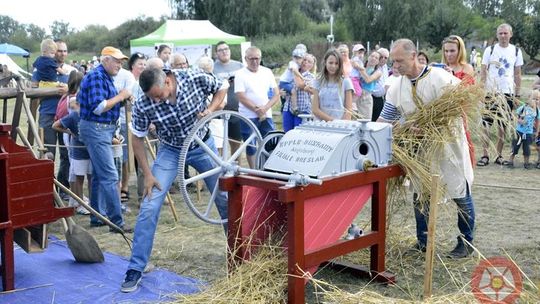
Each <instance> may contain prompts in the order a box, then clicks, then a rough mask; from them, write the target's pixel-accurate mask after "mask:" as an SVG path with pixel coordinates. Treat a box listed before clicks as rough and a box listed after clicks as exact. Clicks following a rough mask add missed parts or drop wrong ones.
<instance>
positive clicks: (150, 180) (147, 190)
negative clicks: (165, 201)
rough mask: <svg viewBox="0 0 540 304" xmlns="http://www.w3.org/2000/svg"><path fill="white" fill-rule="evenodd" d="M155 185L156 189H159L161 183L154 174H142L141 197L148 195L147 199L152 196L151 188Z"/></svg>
mask: <svg viewBox="0 0 540 304" xmlns="http://www.w3.org/2000/svg"><path fill="white" fill-rule="evenodd" d="M154 187H156V188H157V189H158V190H161V185H160V184H159V182H158V180H157V179H156V178H155V177H154V175H152V174H150V175H149V176H144V192H143V199H144V198H145V197H146V196H147V195H148V199H151V198H152V189H153V188H154Z"/></svg>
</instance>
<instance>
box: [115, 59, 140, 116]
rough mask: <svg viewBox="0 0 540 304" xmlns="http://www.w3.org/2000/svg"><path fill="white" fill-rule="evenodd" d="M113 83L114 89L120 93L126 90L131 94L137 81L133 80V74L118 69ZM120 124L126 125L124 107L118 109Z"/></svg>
mask: <svg viewBox="0 0 540 304" xmlns="http://www.w3.org/2000/svg"><path fill="white" fill-rule="evenodd" d="M113 81H114V87H115V88H116V90H117V91H118V93H120V91H121V90H123V89H126V90H128V91H130V92H132V93H133V87H134V86H135V85H137V81H136V80H135V76H133V74H132V73H131V72H130V71H128V70H126V69H120V71H118V74H117V75H116V76H114V77H113ZM119 119H120V123H122V124H125V123H126V107H121V108H120V117H119Z"/></svg>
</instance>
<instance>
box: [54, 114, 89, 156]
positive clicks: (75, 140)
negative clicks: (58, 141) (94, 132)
mask: <svg viewBox="0 0 540 304" xmlns="http://www.w3.org/2000/svg"><path fill="white" fill-rule="evenodd" d="M80 120H81V118H80V117H79V113H78V112H75V111H73V112H71V113H70V114H69V115H67V116H65V117H64V118H62V119H61V120H60V124H62V126H63V127H64V128H66V129H69V130H70V131H71V133H73V136H71V141H70V142H69V145H70V146H74V147H70V148H69V151H70V154H71V158H73V159H77V160H84V159H90V155H88V150H87V149H86V147H84V143H82V142H81V141H80V140H79V121H80ZM80 146H83V147H80Z"/></svg>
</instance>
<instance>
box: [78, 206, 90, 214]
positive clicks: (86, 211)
mask: <svg viewBox="0 0 540 304" xmlns="http://www.w3.org/2000/svg"><path fill="white" fill-rule="evenodd" d="M75 210H76V212H77V214H81V215H90V211H88V210H86V209H85V208H84V207H83V206H79V207H77V209H75Z"/></svg>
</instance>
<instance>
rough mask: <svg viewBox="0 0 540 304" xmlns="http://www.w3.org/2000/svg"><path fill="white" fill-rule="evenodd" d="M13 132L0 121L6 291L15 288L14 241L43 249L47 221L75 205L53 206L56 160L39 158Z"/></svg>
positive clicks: (0, 270) (1, 269)
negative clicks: (12, 134)
mask: <svg viewBox="0 0 540 304" xmlns="http://www.w3.org/2000/svg"><path fill="white" fill-rule="evenodd" d="M10 131H11V126H10V125H6V124H0V245H1V246H0V249H1V254H2V259H1V265H0V275H1V276H2V287H3V290H4V291H7V290H12V289H14V287H15V278H14V255H13V241H16V242H17V243H19V245H21V247H22V248H23V249H25V250H26V251H35V252H39V251H42V250H43V249H44V248H45V247H46V246H47V244H46V240H47V228H46V226H45V225H44V224H46V223H50V222H54V221H56V220H57V219H59V218H63V217H68V216H72V215H73V214H74V208H73V207H66V208H55V207H54V203H53V179H54V163H53V162H52V161H50V160H42V159H36V158H35V157H34V156H33V154H32V153H31V152H30V151H29V150H28V149H27V148H25V147H21V146H19V145H17V144H16V143H15V142H14V141H13V140H12V139H11V138H10V135H9V132H10Z"/></svg>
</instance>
